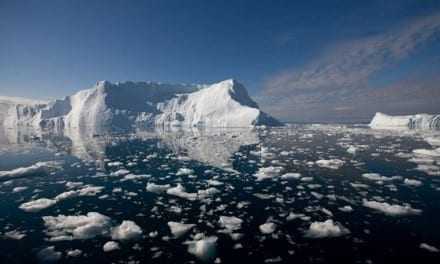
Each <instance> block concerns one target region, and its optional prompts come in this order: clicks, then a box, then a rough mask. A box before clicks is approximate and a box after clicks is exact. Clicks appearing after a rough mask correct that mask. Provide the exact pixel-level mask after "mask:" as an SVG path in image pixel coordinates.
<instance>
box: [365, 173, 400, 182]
mask: <svg viewBox="0 0 440 264" xmlns="http://www.w3.org/2000/svg"><path fill="white" fill-rule="evenodd" d="M362 177H364V178H365V179H368V180H372V181H392V180H400V179H402V177H400V176H392V177H386V176H382V175H380V174H378V173H363V174H362Z"/></svg>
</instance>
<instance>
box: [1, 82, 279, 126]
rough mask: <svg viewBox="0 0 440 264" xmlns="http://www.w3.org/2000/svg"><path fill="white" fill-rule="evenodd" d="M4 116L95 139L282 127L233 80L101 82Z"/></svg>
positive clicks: (10, 109) (14, 122)
mask: <svg viewBox="0 0 440 264" xmlns="http://www.w3.org/2000/svg"><path fill="white" fill-rule="evenodd" d="M0 102H1V101H0ZM2 105H3V104H2ZM0 111H3V117H4V118H3V119H4V120H3V119H0V122H2V123H3V124H4V126H5V127H17V126H28V127H33V128H37V129H51V130H55V131H71V130H86V131H88V132H89V133H90V134H100V133H102V132H103V131H106V130H108V129H110V128H111V129H114V130H122V131H126V130H128V129H131V128H132V127H133V126H140V127H153V126H171V127H172V126H180V127H194V126H197V127H252V126H257V125H272V126H278V125H281V123H280V122H279V121H277V120H276V119H274V118H272V117H270V116H269V115H267V114H266V113H264V112H262V111H260V110H259V108H258V105H257V104H256V103H255V102H254V101H253V100H252V99H251V98H250V97H249V95H248V93H247V91H246V89H245V88H244V86H243V85H241V84H240V83H238V82H237V81H235V80H232V79H230V80H225V81H222V82H219V83H215V84H212V85H169V84H160V83H152V82H148V83H145V82H138V83H134V82H125V83H115V84H113V83H110V82H108V81H101V82H98V83H97V84H96V85H95V86H94V87H92V88H90V89H87V90H82V91H79V92H77V93H76V94H74V95H72V96H68V97H65V98H64V99H60V100H55V101H51V102H49V103H46V104H36V103H33V102H32V103H31V104H9V105H7V107H6V106H5V107H3V108H1V109H0ZM5 111H7V113H6V114H5V113H4V112H5Z"/></svg>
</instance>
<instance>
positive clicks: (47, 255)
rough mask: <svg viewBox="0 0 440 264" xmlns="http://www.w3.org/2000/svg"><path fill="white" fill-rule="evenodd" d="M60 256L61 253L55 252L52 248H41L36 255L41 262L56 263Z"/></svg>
mask: <svg viewBox="0 0 440 264" xmlns="http://www.w3.org/2000/svg"><path fill="white" fill-rule="evenodd" d="M62 256H63V253H61V252H59V251H56V250H55V247H54V246H50V247H46V248H43V249H42V250H40V251H38V253H37V257H38V259H39V260H40V261H41V262H57V261H58V260H60V259H61V257H62Z"/></svg>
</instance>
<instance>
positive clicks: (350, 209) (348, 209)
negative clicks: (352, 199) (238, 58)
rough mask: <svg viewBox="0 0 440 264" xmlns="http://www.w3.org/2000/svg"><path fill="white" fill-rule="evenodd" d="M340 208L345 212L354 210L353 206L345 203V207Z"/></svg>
mask: <svg viewBox="0 0 440 264" xmlns="http://www.w3.org/2000/svg"><path fill="white" fill-rule="evenodd" d="M339 210H340V211H342V212H345V213H349V212H352V211H353V207H351V206H350V205H345V206H343V207H339Z"/></svg>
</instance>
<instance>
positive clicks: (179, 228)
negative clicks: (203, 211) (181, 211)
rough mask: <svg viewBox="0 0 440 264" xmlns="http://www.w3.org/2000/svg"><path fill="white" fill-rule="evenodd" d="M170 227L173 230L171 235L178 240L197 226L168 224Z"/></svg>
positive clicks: (176, 223)
mask: <svg viewBox="0 0 440 264" xmlns="http://www.w3.org/2000/svg"><path fill="white" fill-rule="evenodd" d="M168 226H169V228H170V230H171V234H173V235H174V237H176V238H180V237H182V236H184V235H185V234H186V233H188V232H189V231H190V230H191V229H192V228H193V227H194V226H195V224H183V223H178V222H168Z"/></svg>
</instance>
